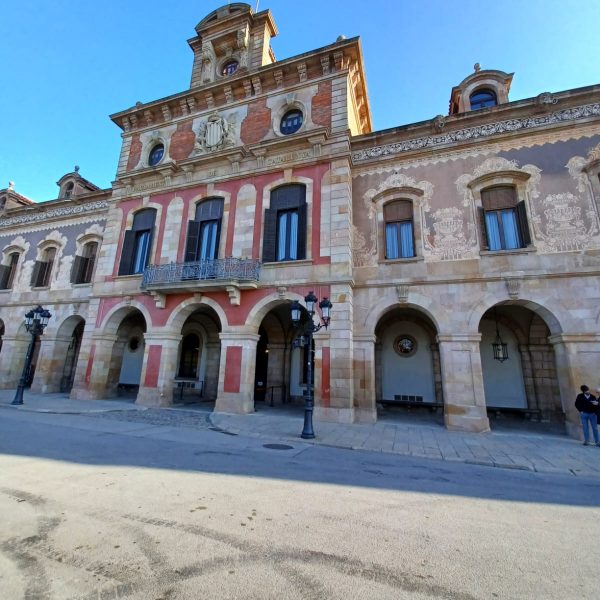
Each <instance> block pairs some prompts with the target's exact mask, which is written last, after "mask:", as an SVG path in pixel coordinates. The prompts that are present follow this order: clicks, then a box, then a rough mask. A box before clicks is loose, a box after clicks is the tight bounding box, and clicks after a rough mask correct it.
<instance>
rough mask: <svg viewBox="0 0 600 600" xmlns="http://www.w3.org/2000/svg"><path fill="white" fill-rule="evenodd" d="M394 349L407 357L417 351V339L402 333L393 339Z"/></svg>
mask: <svg viewBox="0 0 600 600" xmlns="http://www.w3.org/2000/svg"><path fill="white" fill-rule="evenodd" d="M394 350H395V351H396V353H397V354H399V355H400V356H403V357H405V358H408V357H409V356H412V355H413V354H414V353H415V352H416V351H417V340H415V338H414V337H413V336H412V335H408V334H407V333H404V334H402V335H399V336H398V337H397V338H396V339H395V340H394Z"/></svg>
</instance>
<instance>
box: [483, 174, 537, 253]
mask: <svg viewBox="0 0 600 600" xmlns="http://www.w3.org/2000/svg"><path fill="white" fill-rule="evenodd" d="M481 203H482V206H481V207H480V208H478V211H479V221H480V229H481V236H482V248H483V249H484V250H496V251H497V250H515V249H517V248H525V247H526V246H528V245H529V244H530V243H531V237H530V234H529V225H528V223H527V211H526V209H525V202H524V201H521V202H519V199H518V197H517V191H516V189H515V188H514V187H513V186H509V185H502V186H495V187H492V188H487V189H485V190H482V191H481Z"/></svg>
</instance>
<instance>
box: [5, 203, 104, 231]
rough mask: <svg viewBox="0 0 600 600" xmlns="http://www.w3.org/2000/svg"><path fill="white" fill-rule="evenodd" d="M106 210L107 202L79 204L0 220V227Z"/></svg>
mask: <svg viewBox="0 0 600 600" xmlns="http://www.w3.org/2000/svg"><path fill="white" fill-rule="evenodd" d="M105 208H108V202H106V201H104V200H103V201H98V202H90V203H89V204H79V205H72V206H64V207H61V208H55V209H53V210H46V211H43V212H41V211H40V212H36V213H32V214H25V215H19V216H18V217H9V218H5V219H0V227H10V226H11V225H20V224H22V223H35V222H37V221H46V220H49V219H53V218H56V217H70V216H71V215H80V214H82V213H86V212H91V211H95V210H102V209H105Z"/></svg>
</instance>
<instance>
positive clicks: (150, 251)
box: [144, 228, 154, 269]
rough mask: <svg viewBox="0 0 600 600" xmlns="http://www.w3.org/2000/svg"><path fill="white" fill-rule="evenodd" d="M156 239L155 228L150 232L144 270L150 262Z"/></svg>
mask: <svg viewBox="0 0 600 600" xmlns="http://www.w3.org/2000/svg"><path fill="white" fill-rule="evenodd" d="M153 237H154V228H152V229H151V230H150V231H149V232H148V251H147V252H146V259H145V260H144V269H145V268H146V267H147V266H148V263H149V262H150V255H151V254H152V238H153Z"/></svg>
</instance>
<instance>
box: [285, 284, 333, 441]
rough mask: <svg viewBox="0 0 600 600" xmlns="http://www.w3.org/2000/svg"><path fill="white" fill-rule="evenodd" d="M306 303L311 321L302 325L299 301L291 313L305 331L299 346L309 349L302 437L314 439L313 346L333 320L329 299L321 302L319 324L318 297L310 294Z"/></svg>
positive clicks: (296, 325) (305, 300) (312, 293)
mask: <svg viewBox="0 0 600 600" xmlns="http://www.w3.org/2000/svg"><path fill="white" fill-rule="evenodd" d="M304 302H306V311H307V312H308V315H309V319H307V320H306V321H305V322H304V323H302V324H301V323H300V319H301V315H302V307H301V306H300V303H299V302H298V300H294V301H293V302H292V307H291V312H292V323H293V324H294V327H301V328H302V330H303V334H304V335H302V336H301V337H300V338H298V340H297V343H298V346H300V345H302V344H304V347H305V348H308V352H307V354H308V362H307V365H306V366H307V369H306V379H307V381H306V392H305V393H304V428H303V429H302V434H301V436H300V437H302V438H304V439H312V438H314V437H315V432H314V431H313V423H312V418H313V410H314V407H315V398H314V393H313V382H312V372H313V367H312V345H313V334H314V333H316V332H317V331H319V329H321V328H322V327H325V329H327V327H328V326H329V322H330V320H331V314H330V313H331V307H332V304H331V302H330V301H329V298H323V300H321V302H319V308H320V309H321V317H320V318H319V322H318V323H317V324H315V322H314V321H313V316H314V314H315V305H316V303H317V297H316V296H315V294H314V292H308V295H307V296H305V298H304Z"/></svg>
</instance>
